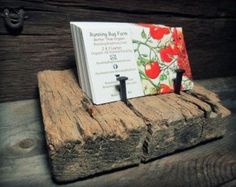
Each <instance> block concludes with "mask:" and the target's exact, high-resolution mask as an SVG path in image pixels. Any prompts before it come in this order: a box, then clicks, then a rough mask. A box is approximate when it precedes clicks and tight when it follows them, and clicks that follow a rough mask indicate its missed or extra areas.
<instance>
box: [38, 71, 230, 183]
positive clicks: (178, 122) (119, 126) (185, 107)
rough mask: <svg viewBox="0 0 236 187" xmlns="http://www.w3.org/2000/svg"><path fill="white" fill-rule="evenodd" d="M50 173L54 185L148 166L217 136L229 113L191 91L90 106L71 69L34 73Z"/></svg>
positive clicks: (213, 98) (200, 91)
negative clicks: (121, 169)
mask: <svg viewBox="0 0 236 187" xmlns="http://www.w3.org/2000/svg"><path fill="white" fill-rule="evenodd" d="M38 80H39V91H40V101H41V108H42V114H43V121H44V128H45V132H46V139H47V146H48V148H49V157H50V160H51V163H52V173H53V176H54V178H55V179H56V180H57V181H69V180H75V179H77V178H84V177H87V176H91V175H94V174H96V173H101V172H104V171H109V170H114V169H117V168H122V167H126V166H131V165H134V164H139V162H140V161H141V160H142V161H148V160H151V159H154V158H158V157H160V156H163V155H166V154H169V153H172V152H174V151H176V150H181V149H185V148H188V147H191V146H194V145H196V144H198V143H200V142H203V141H206V140H210V139H213V138H217V137H221V136H223V135H224V133H225V123H224V120H225V119H227V117H228V116H229V114H230V111H229V110H227V109H226V108H225V107H223V106H222V105H221V104H220V103H219V101H220V100H219V98H218V97H217V95H216V94H214V93H212V92H210V91H208V90H206V89H205V88H203V87H201V86H199V85H197V86H195V88H194V90H192V91H189V92H187V93H184V92H183V93H181V95H177V94H174V93H170V94H163V95H155V96H146V97H140V98H134V99H130V100H129V107H127V106H126V105H125V104H123V103H122V102H121V101H118V102H113V103H109V104H103V105H93V104H92V103H91V101H89V99H88V98H87V97H86V96H85V95H84V94H83V92H82V91H81V89H80V88H79V85H78V83H77V79H76V77H75V73H74V72H73V71H72V70H65V71H50V70H48V71H42V72H40V73H39V74H38Z"/></svg>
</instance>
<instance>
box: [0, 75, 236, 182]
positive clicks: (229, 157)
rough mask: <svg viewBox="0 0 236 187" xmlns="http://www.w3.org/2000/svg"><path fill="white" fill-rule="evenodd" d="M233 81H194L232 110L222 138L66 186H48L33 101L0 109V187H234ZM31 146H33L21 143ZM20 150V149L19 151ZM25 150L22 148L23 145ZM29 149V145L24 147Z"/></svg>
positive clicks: (40, 128)
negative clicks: (217, 96) (214, 94)
mask: <svg viewBox="0 0 236 187" xmlns="http://www.w3.org/2000/svg"><path fill="white" fill-rule="evenodd" d="M235 80H236V77H231V78H217V79H207V80H203V81H198V82H199V83H201V85H204V86H205V87H206V88H208V89H211V90H212V91H214V92H216V93H217V95H219V97H220V99H221V101H222V103H223V104H224V105H225V106H227V108H229V109H230V110H231V111H232V116H231V118H230V121H229V124H228V125H227V129H228V130H227V133H226V135H225V136H224V137H223V138H222V139H218V140H217V141H212V142H209V143H207V144H203V145H201V146H197V147H195V148H192V149H188V150H186V151H182V152H178V153H176V154H173V155H170V156H167V157H164V158H161V159H157V160H154V161H152V162H148V163H145V164H143V163H141V164H140V165H139V167H132V168H128V169H125V170H121V171H116V172H112V173H108V174H106V175H100V176H96V177H93V178H89V179H87V180H82V181H77V182H74V183H70V184H66V185H62V184H60V185H58V184H56V183H54V182H53V180H52V179H51V174H50V167H49V164H48V156H47V151H46V143H45V137H44V132H43V123H42V119H41V114H40V102H39V101H38V100H24V101H17V102H7V103H1V104H0V186H2V187H23V186H24V187H28V186H35V187H36V186H50V187H56V186H58V187H64V186H65V187H78V186H80V187H88V186H89V187H110V186H114V187H130V186H137V187H143V186H150V187H156V186H161V187H162V186H170V187H171V186H174V187H176V186H177V187H178V186H179V187H189V186H199V187H211V186H217V187H219V186H224V187H226V186H227V187H231V186H235V184H236V183H235V181H236V145H235V142H236V141H235V140H236V133H235V132H236V126H235V120H236V115H235V114H236V95H235V91H236V81H235ZM20 142H32V143H30V144H29V143H28V144H25V143H23V144H22V143H20ZM19 145H20V146H19ZM22 145H24V146H22ZM26 145H28V146H26Z"/></svg>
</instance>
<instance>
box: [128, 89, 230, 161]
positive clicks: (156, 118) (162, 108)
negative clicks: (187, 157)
mask: <svg viewBox="0 0 236 187" xmlns="http://www.w3.org/2000/svg"><path fill="white" fill-rule="evenodd" d="M219 101H220V100H219V98H218V96H217V95H216V94H214V93H212V92H211V91H209V90H206V89H205V88H203V87H202V86H200V85H195V87H194V89H193V90H192V91H188V92H187V93H184V92H182V93H181V94H180V95H176V94H174V93H171V94H163V95H157V96H151V97H142V98H135V99H131V100H130V104H131V105H132V109H133V110H134V111H135V112H136V113H137V114H138V115H139V116H140V117H142V118H143V119H144V120H145V121H146V124H147V126H148V131H147V132H148V134H147V137H146V139H145V142H144V149H143V151H144V157H143V160H144V161H148V160H150V159H153V158H157V157H159V156H163V155H166V154H168V153H171V152H173V151H176V150H181V149H184V148H187V147H190V146H194V145H196V144H198V143H200V142H203V141H206V140H209V139H213V138H217V137H220V136H223V135H224V133H225V122H224V120H226V122H227V119H228V118H227V117H228V116H229V115H230V111H229V110H228V109H226V108H225V107H223V106H222V105H221V104H220V103H219Z"/></svg>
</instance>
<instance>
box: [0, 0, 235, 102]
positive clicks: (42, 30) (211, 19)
mask: <svg viewBox="0 0 236 187" xmlns="http://www.w3.org/2000/svg"><path fill="white" fill-rule="evenodd" d="M235 4H236V3H235V1H234V0H227V1H224V0H220V1H217V2H215V1H213V0H207V1H203V0H201V1H197V2H195V1H194V2H187V1H184V0H176V1H174V2H172V3H170V2H166V1H164V0H160V1H151V0H149V1H135V0H132V1H126V2H123V1H122V2H121V3H114V2H112V1H107V0H99V1H96V2H90V1H84V0H83V1H78V0H70V1H63V0H55V1H54V0H50V1H36V0H34V1H28V0H21V1H7V0H1V3H0V10H2V8H4V7H18V6H23V7H24V8H25V10H26V12H27V15H28V16H29V18H28V19H27V20H26V21H25V26H24V30H23V32H22V34H21V35H19V36H12V35H9V34H8V33H7V31H6V29H5V27H4V23H3V19H0V48H1V51H0V62H1V63H0V76H1V79H0V102H5V101H10V100H20V99H29V98H35V97H38V94H37V78H36V74H37V72H38V71H42V70H45V69H57V70H61V69H66V68H71V67H75V59H74V51H73V46H72V41H71V34H70V28H69V21H118V22H119V21H120V22H152V23H160V24H166V25H171V26H182V27H183V29H184V34H185V40H186V45H187V49H188V53H189V58H190V63H191V66H192V72H193V77H194V78H195V79H203V78H210V77H220V76H222V77H223V76H231V75H235V74H236V66H235V63H234V60H232V59H234V56H233V54H234V51H235V45H234V43H235V42H236V35H235V32H234V29H233V28H234V27H236V14H235V12H236V10H235V7H236V6H235ZM209 7H210V8H209ZM212 67H213V68H212ZM206 72H207V73H206Z"/></svg>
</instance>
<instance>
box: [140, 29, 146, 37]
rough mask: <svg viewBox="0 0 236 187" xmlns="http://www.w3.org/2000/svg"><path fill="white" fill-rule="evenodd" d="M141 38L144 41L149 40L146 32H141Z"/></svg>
mask: <svg viewBox="0 0 236 187" xmlns="http://www.w3.org/2000/svg"><path fill="white" fill-rule="evenodd" d="M141 37H142V38H143V39H146V38H147V35H146V33H145V32H144V30H143V31H142V32H141Z"/></svg>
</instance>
